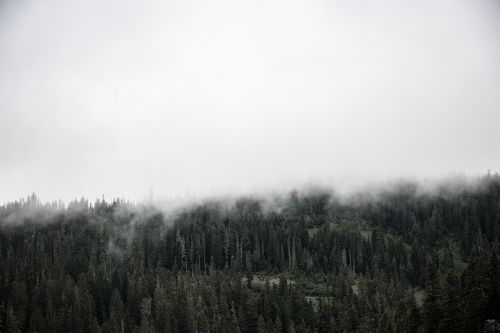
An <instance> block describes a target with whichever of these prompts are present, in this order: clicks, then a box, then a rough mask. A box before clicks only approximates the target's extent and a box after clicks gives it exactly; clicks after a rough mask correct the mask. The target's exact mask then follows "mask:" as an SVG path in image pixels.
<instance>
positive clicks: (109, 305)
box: [0, 175, 500, 333]
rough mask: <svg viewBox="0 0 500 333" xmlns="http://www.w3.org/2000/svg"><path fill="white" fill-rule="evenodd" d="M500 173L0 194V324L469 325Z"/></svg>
mask: <svg viewBox="0 0 500 333" xmlns="http://www.w3.org/2000/svg"><path fill="white" fill-rule="evenodd" d="M499 223H500V180H499V177H498V176H497V175H487V176H486V177H484V178H481V179H479V180H478V181H477V186H476V187H475V188H474V189H465V188H463V189H460V188H453V189H451V188H450V187H446V186H445V187H441V188H437V189H436V191H435V192H433V193H424V192H420V191H419V189H418V187H416V186H413V185H412V184H406V185H401V186H400V187H399V188H397V189H395V190H391V191H385V192H384V191H382V192H379V193H378V194H377V196H374V197H370V196H367V195H366V196H364V195H361V196H359V197H353V198H351V200H340V199H338V198H336V197H335V196H333V195H331V194H329V193H327V192H322V191H311V192H310V193H298V192H293V193H291V194H290V195H289V196H288V197H287V198H284V199H283V198H278V200H277V203H276V207H270V203H269V202H267V201H264V200H256V199H249V198H242V199H239V200H237V201H236V202H235V203H234V204H233V205H225V204H224V203H223V202H207V203H204V204H200V205H197V206H195V207H191V208H187V209H184V210H182V211H179V212H177V213H176V214H175V215H174V216H173V217H169V218H166V217H165V216H164V215H163V214H162V213H161V212H160V211H159V210H157V209H155V208H152V207H137V206H133V205H130V204H127V203H125V202H122V201H113V202H111V203H108V202H106V201H104V200H98V201H97V202H96V203H95V204H93V205H92V204H89V203H88V202H87V201H86V200H80V201H75V202H72V203H70V204H69V205H68V207H67V208H61V207H58V205H57V204H41V203H40V201H39V200H38V198H36V196H34V195H33V196H30V197H29V198H28V199H27V200H25V201H21V202H15V203H9V204H6V205H4V206H2V207H0V332H4V331H5V332H70V331H71V332H75V333H76V332H78V333H83V332H117V333H121V332H158V333H163V332H178V333H181V332H240V333H251V332H259V333H262V332H276V333H292V332H297V333H298V332H310V333H320V332H479V331H480V330H481V329H482V327H483V325H484V321H485V320H486V319H500V278H499V277H500V264H499V261H498V260H499V258H498V253H499V252H498V251H499V245H498V239H499V236H500V234H499V232H500V225H499Z"/></svg>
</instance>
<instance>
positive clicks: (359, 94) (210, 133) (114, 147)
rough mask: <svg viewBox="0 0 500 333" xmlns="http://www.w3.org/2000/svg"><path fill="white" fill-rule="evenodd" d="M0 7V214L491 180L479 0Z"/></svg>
mask: <svg viewBox="0 0 500 333" xmlns="http://www.w3.org/2000/svg"><path fill="white" fill-rule="evenodd" d="M0 6H2V7H1V9H2V10H1V11H0V12H1V14H0V15H1V16H0V19H1V20H0V21H1V23H0V72H1V73H2V75H1V76H0V148H1V151H2V153H1V154H2V156H1V157H0V202H2V201H7V200H13V199H16V198H18V197H20V196H22V195H25V194H26V193H31V192H33V191H36V192H37V193H38V194H40V195H41V196H42V197H44V198H48V199H57V198H63V199H65V200H70V199H73V198H75V197H78V198H79V197H81V196H82V195H85V196H88V197H90V198H93V197H100V196H101V195H102V194H105V195H106V196H107V197H127V198H131V199H136V200H137V199H141V198H142V197H143V196H144V195H145V194H146V193H147V192H148V191H149V189H150V188H154V189H155V192H156V193H157V194H158V195H178V194H182V193H185V192H196V193H206V192H210V193H212V192H223V191H230V192H231V191H232V192H237V191H244V190H246V189H261V188H277V187H282V186H292V187H293V186H295V185H298V184H301V183H305V182H309V181H315V182H326V181H329V180H332V179H334V180H335V181H341V182H346V183H354V182H355V181H356V180H357V179H361V178H362V179H377V180H381V179H385V178H392V177H399V176H417V177H425V176H436V175H443V174H448V173H454V172H466V173H475V172H484V171H485V170H487V169H492V170H498V169H499V168H500V154H498V147H497V144H496V143H497V142H500V134H499V133H500V132H499V131H498V130H497V124H498V123H499V121H500V119H499V117H500V113H499V112H498V110H500V95H499V94H498V91H500V61H499V60H498V59H500V46H499V44H498V43H497V42H496V41H497V40H498V39H499V37H500V24H499V23H498V22H500V20H498V18H499V14H500V10H499V6H498V5H497V4H496V3H495V2H494V1H481V2H470V1H419V2H418V3H413V4H409V3H402V2H400V1H390V0H387V1H383V2H382V3H378V4H377V5H376V6H375V5H374V4H371V3H370V2H369V1H319V0H318V1H316V0H315V1H296V0H294V1H282V0H272V1H253V2H237V3H235V2H233V1H226V0H218V1H216V2H210V3H208V2H203V1H145V2H141V3H140V4H138V3H137V2H133V1H114V0H111V1H96V0H90V1H85V2H80V3H73V2H67V1H51V2H49V3H43V4H41V3H39V2H37V1H33V0H25V1H9V0H7V1H4V2H3V3H2V4H1V5H0Z"/></svg>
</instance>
